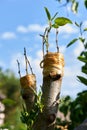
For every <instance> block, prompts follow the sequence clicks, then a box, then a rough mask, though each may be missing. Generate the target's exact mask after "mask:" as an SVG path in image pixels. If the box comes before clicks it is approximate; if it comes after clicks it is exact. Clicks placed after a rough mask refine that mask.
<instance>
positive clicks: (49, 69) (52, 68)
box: [40, 52, 64, 77]
mask: <svg viewBox="0 0 87 130" xmlns="http://www.w3.org/2000/svg"><path fill="white" fill-rule="evenodd" d="M40 67H41V68H43V76H44V77H46V76H48V75H49V74H51V73H53V74H55V75H56V74H60V75H61V76H63V74H64V56H63V54H61V53H57V52H55V53H53V52H48V53H47V54H46V55H45V56H44V59H43V61H41V63H40Z"/></svg>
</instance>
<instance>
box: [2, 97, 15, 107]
mask: <svg viewBox="0 0 87 130" xmlns="http://www.w3.org/2000/svg"><path fill="white" fill-rule="evenodd" d="M2 102H3V104H5V105H7V106H12V105H14V104H15V101H14V100H12V99H9V98H6V99H3V101H2Z"/></svg>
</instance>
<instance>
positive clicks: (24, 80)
mask: <svg viewBox="0 0 87 130" xmlns="http://www.w3.org/2000/svg"><path fill="white" fill-rule="evenodd" d="M20 84H21V87H22V88H23V89H28V88H30V87H32V88H31V89H35V88H36V77H35V75H34V74H28V75H25V76H23V77H21V78H20Z"/></svg>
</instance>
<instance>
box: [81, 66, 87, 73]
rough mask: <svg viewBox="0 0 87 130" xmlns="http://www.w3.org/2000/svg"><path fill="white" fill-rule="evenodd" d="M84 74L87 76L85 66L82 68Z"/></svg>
mask: <svg viewBox="0 0 87 130" xmlns="http://www.w3.org/2000/svg"><path fill="white" fill-rule="evenodd" d="M82 72H83V73H85V74H87V67H85V66H83V67H82Z"/></svg>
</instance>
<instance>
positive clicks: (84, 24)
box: [83, 20, 87, 28]
mask: <svg viewBox="0 0 87 130" xmlns="http://www.w3.org/2000/svg"><path fill="white" fill-rule="evenodd" d="M83 27H85V28H87V20H86V21H84V23H83Z"/></svg>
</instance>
